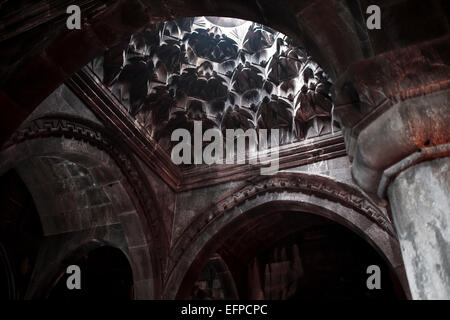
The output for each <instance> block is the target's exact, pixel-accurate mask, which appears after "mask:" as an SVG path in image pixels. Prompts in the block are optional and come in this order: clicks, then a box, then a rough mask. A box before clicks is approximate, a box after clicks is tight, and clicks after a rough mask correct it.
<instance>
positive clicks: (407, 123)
mask: <svg viewBox="0 0 450 320" xmlns="http://www.w3.org/2000/svg"><path fill="white" fill-rule="evenodd" d="M333 94H334V101H335V108H334V116H335V118H336V120H337V121H339V122H340V123H341V126H342V127H343V132H344V137H345V142H346V148H347V152H348V154H349V157H350V159H351V160H352V162H353V164H352V175H353V178H354V180H355V182H356V183H357V184H358V185H359V186H360V187H361V188H362V189H363V190H365V191H366V192H367V193H368V194H371V195H373V196H374V197H375V198H380V197H384V190H385V188H386V185H385V184H386V181H387V180H386V178H387V177H388V176H389V177H390V178H392V175H395V174H396V172H397V171H398V170H399V169H400V168H401V167H402V166H405V163H402V164H401V165H400V164H399V165H397V166H396V167H394V168H391V167H393V166H395V165H396V164H398V163H399V162H400V161H402V160H404V159H406V158H408V157H410V156H412V155H413V154H415V155H414V156H413V157H412V158H414V161H412V158H411V159H409V160H408V161H409V162H410V163H418V162H421V161H425V160H427V159H432V158H436V157H443V156H448V155H450V153H449V149H448V148H447V147H443V145H447V144H450V125H449V124H450V37H449V36H447V37H444V38H439V39H435V40H433V41H429V42H426V43H421V44H419V45H414V46H410V47H407V48H401V49H397V50H394V51H390V52H387V53H384V54H381V55H378V56H375V57H373V58H370V59H367V60H364V61H361V62H357V63H354V64H352V65H351V66H350V67H349V68H348V69H347V71H346V72H345V73H344V74H343V75H342V76H341V77H340V78H339V79H338V81H337V82H336V83H335V84H334V86H333ZM439 146H440V147H439ZM408 161H407V162H408ZM411 161H412V162H411ZM389 168H391V169H389ZM386 170H388V171H387V172H386V173H385V171H386ZM389 170H390V171H389ZM400 171H401V170H400ZM397 173H398V172H397ZM383 174H385V178H384V180H383V179H382V177H383ZM380 181H383V182H382V183H384V185H383V186H380Z"/></svg>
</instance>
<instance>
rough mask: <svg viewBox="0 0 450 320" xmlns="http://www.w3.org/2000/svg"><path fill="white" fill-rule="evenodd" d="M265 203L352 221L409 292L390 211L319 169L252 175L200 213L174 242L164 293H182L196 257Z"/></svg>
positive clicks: (271, 208) (351, 226) (268, 207)
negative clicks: (386, 211) (181, 289)
mask: <svg viewBox="0 0 450 320" xmlns="http://www.w3.org/2000/svg"><path fill="white" fill-rule="evenodd" d="M261 208H264V210H265V211H266V212H267V213H273V212H276V211H280V210H285V211H290V212H293V213H301V212H305V213H312V214H316V215H319V216H322V217H325V218H328V219H330V220H332V221H334V222H337V223H338V224H341V225H343V226H345V227H347V228H348V229H350V230H352V231H353V232H355V233H357V234H358V235H360V236H361V237H362V238H363V239H365V240H366V241H367V242H369V244H371V245H372V247H373V248H375V250H376V251H378V253H380V255H381V256H382V257H383V258H384V259H385V260H386V261H387V263H388V265H389V266H390V267H391V269H392V270H393V272H394V273H395V274H396V275H397V276H398V278H399V280H400V282H401V284H402V286H403V289H404V291H405V292H406V293H407V294H408V285H407V282H406V278H405V275H404V270H403V264H402V261H401V258H400V257H401V255H400V247H399V244H398V241H397V239H396V235H395V232H394V230H393V226H392V224H391V222H390V219H389V218H388V217H387V216H386V214H385V213H383V212H382V211H381V210H380V209H379V208H378V207H377V206H376V205H375V204H373V203H372V202H371V201H370V200H369V199H368V198H367V197H365V196H364V195H363V194H362V193H361V192H360V191H359V190H357V189H356V188H354V187H352V186H349V185H346V184H344V183H340V182H336V181H334V180H332V179H330V178H327V177H323V176H318V175H311V174H304V173H279V174H278V175H276V176H272V177H269V178H266V177H264V178H257V179H255V180H254V181H250V182H249V183H248V184H247V185H246V186H244V187H240V188H239V189H238V190H233V191H232V192H230V193H228V194H227V195H224V196H223V197H222V198H220V199H217V200H216V201H215V202H214V203H213V205H211V206H210V207H208V208H207V209H206V210H204V211H203V212H202V213H200V214H199V215H198V217H197V218H196V219H195V221H194V222H193V223H191V225H190V226H189V227H188V228H186V230H185V232H184V233H183V234H182V236H181V237H180V239H179V240H178V241H177V242H176V243H175V245H174V247H173V250H172V252H171V261H174V262H173V264H172V265H169V273H168V278H167V285H166V287H165V292H164V296H165V297H166V298H169V299H170V298H174V297H176V296H177V294H178V293H179V289H180V287H181V284H182V282H183V279H184V278H185V276H186V274H187V273H188V272H189V271H190V268H191V266H192V265H193V263H194V262H198V261H199V260H201V259H203V257H202V255H203V254H204V252H210V251H209V250H214V249H216V246H218V244H217V243H218V242H219V241H216V240H217V238H215V241H210V240H211V239H213V238H214V237H215V236H216V235H217V234H224V233H222V232H226V231H225V230H226V229H227V228H231V227H232V226H233V225H234V223H235V222H236V221H237V219H239V218H240V217H244V216H246V215H249V214H255V212H256V211H258V210H259V209H261ZM213 242H214V245H213V244H212V243H213ZM212 246H213V247H212ZM188 270H189V271H188Z"/></svg>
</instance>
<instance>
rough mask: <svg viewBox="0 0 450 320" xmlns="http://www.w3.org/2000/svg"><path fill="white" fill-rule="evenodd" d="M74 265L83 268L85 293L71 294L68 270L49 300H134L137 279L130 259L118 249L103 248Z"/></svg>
mask: <svg viewBox="0 0 450 320" xmlns="http://www.w3.org/2000/svg"><path fill="white" fill-rule="evenodd" d="M70 265H77V266H78V267H79V268H80V271H81V272H80V275H81V277H80V278H81V289H72V290H69V289H68V287H67V279H68V277H69V276H70V274H66V272H65V270H64V273H63V274H62V276H61V277H60V278H59V279H58V281H57V283H56V285H55V286H54V287H53V289H52V290H51V291H50V294H49V296H48V298H49V299H57V300H66V299H67V300H70V299H119V300H127V299H132V298H133V275H132V271H131V267H130V264H129V262H128V260H127V258H126V256H125V255H124V254H123V253H122V251H120V250H119V249H117V248H112V247H108V246H105V247H100V248H98V249H94V250H92V251H90V252H89V253H88V254H85V255H83V256H82V257H81V258H78V259H75V261H73V262H71V263H70Z"/></svg>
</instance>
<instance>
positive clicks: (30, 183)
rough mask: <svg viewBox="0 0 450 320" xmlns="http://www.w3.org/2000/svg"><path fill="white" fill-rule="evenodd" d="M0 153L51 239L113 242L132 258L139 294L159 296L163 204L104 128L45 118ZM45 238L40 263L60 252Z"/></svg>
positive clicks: (3, 169)
mask: <svg viewBox="0 0 450 320" xmlns="http://www.w3.org/2000/svg"><path fill="white" fill-rule="evenodd" d="M25 132H26V133H25ZM0 157H1V160H0V168H1V169H0V174H3V173H4V172H6V171H7V170H9V169H11V168H15V169H16V170H17V171H18V172H19V174H20V176H21V178H22V179H23V180H24V182H25V184H26V185H27V187H28V188H29V190H30V192H31V194H32V196H33V198H34V200H35V202H36V207H37V209H38V212H39V215H40V218H41V222H42V225H43V230H44V234H45V236H46V237H47V239H48V240H50V239H53V238H58V239H59V240H60V241H61V243H66V244H67V243H76V244H80V243H83V242H85V241H86V240H87V239H91V240H92V239H99V240H104V241H112V242H113V243H114V246H116V247H121V248H123V250H124V252H127V254H128V255H129V257H130V260H131V262H132V263H131V265H132V269H133V275H134V285H135V296H136V298H138V299H139V298H146V299H149V298H158V296H159V290H160V288H161V280H160V275H161V271H160V270H161V269H162V268H163V266H162V265H161V264H160V263H161V262H160V259H158V257H160V256H162V255H163V254H162V253H161V252H160V251H159V250H162V248H163V247H164V239H165V234H164V231H163V230H161V229H162V228H157V225H158V222H159V220H158V219H159V217H158V215H157V214H158V213H159V210H157V204H156V201H155V197H154V195H153V193H152V189H151V187H150V186H149V184H148V181H146V179H145V178H144V174H142V172H141V171H140V167H139V166H138V165H137V163H136V162H135V160H134V158H130V157H129V156H128V154H127V153H126V152H124V151H123V149H121V146H120V145H119V146H115V145H114V141H113V140H112V139H109V136H108V133H107V132H105V131H103V130H102V129H101V128H100V127H99V126H96V125H95V124H93V123H88V122H86V120H81V119H76V120H74V119H72V120H69V119H67V118H66V119H61V118H59V119H55V118H51V119H50V118H40V119H36V120H34V121H33V122H32V123H31V124H29V125H28V127H25V128H24V129H23V130H22V131H18V133H17V135H16V136H15V137H14V138H13V140H12V142H11V143H10V144H9V145H7V146H6V147H5V148H4V150H3V151H2V153H1V155H0ZM59 169H62V171H65V173H64V174H61V172H59V173H58V172H55V170H56V171H58V170H59ZM36 172H39V174H36ZM71 172H72V173H73V174H72V173H71ZM83 179H86V180H87V181H85V183H83ZM65 192H70V193H71V195H70V196H67V197H65V196H64V193H65ZM61 194H62V196H61ZM69 198H72V201H71V202H70V200H69ZM80 204H81V205H80ZM83 204H84V205H83ZM70 212H72V213H74V214H73V215H70V214H69V213H70ZM117 229H119V230H117ZM158 230H159V231H158ZM74 234H75V235H74ZM47 242H48V243H47V249H46V251H45V252H44V256H43V257H42V259H43V260H44V261H43V262H42V263H45V259H47V261H48V256H46V254H51V253H52V252H53V253H55V252H58V248H56V249H55V248H53V247H52V245H51V244H50V242H51V241H47ZM52 250H56V251H52ZM59 250H63V249H62V248H59ZM42 259H41V260H42ZM36 281H37V280H36ZM38 287H39V285H38V284H37V283H35V289H36V290H37V288H38ZM35 289H33V290H35ZM33 290H32V291H33ZM34 293H35V292H30V293H29V294H28V295H33V294H34Z"/></svg>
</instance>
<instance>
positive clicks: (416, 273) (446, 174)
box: [387, 157, 450, 299]
mask: <svg viewBox="0 0 450 320" xmlns="http://www.w3.org/2000/svg"><path fill="white" fill-rule="evenodd" d="M387 194H388V199H389V203H390V206H391V209H392V214H393V218H394V224H395V226H396V229H397V233H398V238H399V241H400V245H401V248H402V256H403V260H404V263H405V268H406V273H407V276H408V282H409V286H410V290H411V295H412V297H413V298H414V299H450V157H445V158H440V159H435V160H432V161H426V162H422V163H419V164H417V165H415V166H412V167H410V168H408V169H406V170H405V171H403V172H401V173H400V174H399V175H398V176H397V177H396V178H395V180H394V181H393V182H392V183H391V184H390V186H389V187H388V190H387Z"/></svg>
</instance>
